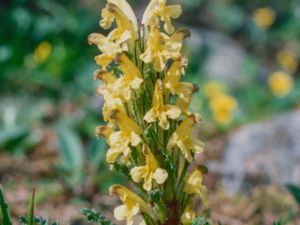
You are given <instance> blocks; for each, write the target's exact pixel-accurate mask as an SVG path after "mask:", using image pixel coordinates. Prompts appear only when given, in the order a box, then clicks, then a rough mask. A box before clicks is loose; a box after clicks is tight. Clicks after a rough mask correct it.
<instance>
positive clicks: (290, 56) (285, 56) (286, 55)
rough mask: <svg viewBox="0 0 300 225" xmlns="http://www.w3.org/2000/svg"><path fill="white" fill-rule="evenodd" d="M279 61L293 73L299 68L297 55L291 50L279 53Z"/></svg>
mask: <svg viewBox="0 0 300 225" xmlns="http://www.w3.org/2000/svg"><path fill="white" fill-rule="evenodd" d="M277 60H278V62H279V64H280V65H281V66H282V67H283V68H284V69H286V70H288V71H290V72H292V73H293V72H295V71H296V70H297V68H298V60H297V58H296V55H295V54H294V53H293V52H292V51H290V50H287V49H283V50H281V51H279V52H278V54H277Z"/></svg>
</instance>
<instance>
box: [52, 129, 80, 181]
mask: <svg viewBox="0 0 300 225" xmlns="http://www.w3.org/2000/svg"><path fill="white" fill-rule="evenodd" d="M57 132H58V139H59V146H60V148H59V154H60V158H61V162H60V164H59V167H60V168H61V169H62V171H63V172H64V173H66V174H64V175H65V181H66V183H67V184H68V185H70V186H75V185H77V184H79V183H80V182H81V180H82V177H83V176H82V175H83V172H84V170H83V166H84V150H83V145H82V141H81V139H80V137H79V136H78V134H76V133H75V132H74V131H73V130H71V129H70V128H68V127H65V126H60V127H59V128H58V130H57Z"/></svg>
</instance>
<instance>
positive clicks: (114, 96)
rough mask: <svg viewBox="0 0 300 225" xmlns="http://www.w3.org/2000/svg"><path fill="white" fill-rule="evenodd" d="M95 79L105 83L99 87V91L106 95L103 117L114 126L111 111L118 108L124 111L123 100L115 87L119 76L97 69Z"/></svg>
mask: <svg viewBox="0 0 300 225" xmlns="http://www.w3.org/2000/svg"><path fill="white" fill-rule="evenodd" d="M94 79H98V80H102V81H103V83H104V85H102V86H100V87H98V89H97V93H99V94H101V95H103V97H104V105H103V108H102V114H103V119H104V121H109V126H110V127H112V126H113V121H112V120H111V117H110V115H111V112H112V111H113V110H116V109H119V110H123V111H124V109H123V108H124V107H123V103H122V100H121V99H120V98H119V92H118V91H117V90H116V89H115V87H114V85H115V83H116V81H117V78H116V77H115V76H114V75H113V74H111V73H109V72H107V71H103V70H96V71H95V72H94Z"/></svg>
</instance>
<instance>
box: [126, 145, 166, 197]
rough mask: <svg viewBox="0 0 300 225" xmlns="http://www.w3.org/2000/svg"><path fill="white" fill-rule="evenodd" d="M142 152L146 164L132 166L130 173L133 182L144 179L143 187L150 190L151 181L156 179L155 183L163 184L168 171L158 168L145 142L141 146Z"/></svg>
mask: <svg viewBox="0 0 300 225" xmlns="http://www.w3.org/2000/svg"><path fill="white" fill-rule="evenodd" d="M143 154H144V156H145V158H146V165H144V166H139V167H135V168H133V169H132V170H131V171H130V175H131V177H132V179H133V181H134V182H137V183H139V182H141V181H142V180H144V185H143V188H144V189H145V190H146V191H150V190H151V189H152V182H153V181H156V183H157V184H163V183H164V182H165V181H166V179H167V177H168V172H167V171H166V170H164V169H162V168H159V164H158V162H157V161H156V159H155V157H154V155H153V154H152V152H151V150H150V148H149V146H148V145H146V144H145V145H144V146H143Z"/></svg>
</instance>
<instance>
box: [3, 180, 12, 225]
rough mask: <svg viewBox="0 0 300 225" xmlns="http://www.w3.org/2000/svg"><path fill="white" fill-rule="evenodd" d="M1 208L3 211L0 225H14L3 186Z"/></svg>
mask: <svg viewBox="0 0 300 225" xmlns="http://www.w3.org/2000/svg"><path fill="white" fill-rule="evenodd" d="M0 208H1V211H0V224H2V225H12V222H11V215H10V212H9V208H8V205H7V203H6V201H5V198H4V192H3V189H2V187H1V185H0Z"/></svg>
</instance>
